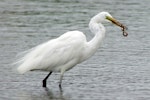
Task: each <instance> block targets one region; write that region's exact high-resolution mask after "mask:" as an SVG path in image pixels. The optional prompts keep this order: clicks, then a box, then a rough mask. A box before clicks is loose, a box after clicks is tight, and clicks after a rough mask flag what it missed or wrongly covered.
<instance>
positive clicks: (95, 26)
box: [17, 12, 128, 88]
mask: <svg viewBox="0 0 150 100" xmlns="http://www.w3.org/2000/svg"><path fill="white" fill-rule="evenodd" d="M105 22H112V23H113V24H115V25H117V26H120V27H121V29H122V31H123V35H124V36H127V35H128V34H127V33H126V32H125V30H126V27H125V26H124V25H123V24H121V23H120V22H118V21H117V20H116V19H115V18H113V17H112V16H111V15H110V14H109V13H108V12H100V13H98V14H97V15H95V16H94V17H93V18H92V19H91V20H90V23H89V28H90V30H91V32H92V33H94V34H95V36H94V37H93V38H92V39H91V40H90V41H87V39H86V36H85V35H84V33H82V32H80V31H69V32H66V33H64V34H63V35H61V36H60V37H58V38H56V39H52V40H49V41H47V42H45V43H43V44H40V45H38V46H36V47H34V48H32V49H30V50H28V51H27V53H26V54H25V55H24V57H23V58H21V59H20V60H18V61H17V62H18V63H19V67H18V68H17V70H18V71H19V72H20V73H21V74H23V73H25V72H27V71H34V70H42V71H48V72H49V74H48V75H47V76H46V77H45V78H44V80H43V81H42V82H43V87H46V80H47V79H48V77H49V76H50V75H51V73H52V72H60V81H59V87H60V88H61V83H62V79H63V75H64V72H66V71H68V70H69V69H71V68H73V67H74V66H75V65H77V64H79V63H81V62H83V61H85V60H86V59H88V58H89V57H91V56H92V55H93V54H94V53H95V52H96V50H97V49H98V48H99V47H100V44H101V42H102V40H103V39H104V37H105V27H104V26H103V25H102V23H105Z"/></svg>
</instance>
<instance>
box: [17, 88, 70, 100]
mask: <svg viewBox="0 0 150 100" xmlns="http://www.w3.org/2000/svg"><path fill="white" fill-rule="evenodd" d="M18 97H19V99H20V100H69V98H67V96H66V97H65V96H64V95H63V91H62V89H59V91H52V90H50V89H49V88H44V89H43V90H40V91H39V90H37V91H33V90H32V91H21V92H20V93H19V96H18Z"/></svg>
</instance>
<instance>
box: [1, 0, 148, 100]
mask: <svg viewBox="0 0 150 100" xmlns="http://www.w3.org/2000/svg"><path fill="white" fill-rule="evenodd" d="M149 5H150V2H149V0H144V1H143V0H138V1H137V0H115V1H114V0H1V1H0V86H1V88H0V100H150V68H149V66H150V35H149V33H150V30H149V27H150V25H149V20H150V17H149V13H148V12H149V10H150V6H149ZM101 11H108V12H110V13H111V14H112V15H113V16H114V17H115V18H116V19H118V20H119V21H121V22H123V23H124V24H126V25H127V26H128V33H129V36H128V37H127V38H125V37H123V36H122V32H121V31H120V29H119V28H117V27H115V26H114V25H113V26H112V25H110V24H106V25H107V26H106V29H107V33H106V39H105V40H104V43H103V45H102V46H101V48H100V49H99V50H98V51H97V53H96V54H95V55H94V56H93V57H92V58H90V59H88V60H87V61H85V62H83V63H81V64H79V65H77V66H76V67H74V68H73V69H72V70H70V71H68V72H67V73H65V76H64V79H63V84H62V86H63V89H62V91H60V90H59V88H58V81H59V73H53V74H52V75H51V77H50V78H49V80H48V88H47V89H44V88H42V87H41V85H42V84H41V80H42V79H43V78H44V77H45V76H46V75H47V74H48V73H46V72H28V73H26V74H25V75H20V74H18V73H16V72H15V71H14V70H13V68H15V67H12V66H11V65H10V64H11V63H12V62H13V61H15V56H16V55H17V54H18V53H19V52H22V51H25V50H27V49H29V48H31V47H34V46H36V45H38V44H40V43H43V42H45V41H47V40H49V39H52V38H56V37H57V36H59V35H61V34H63V33H64V32H66V31H68V30H80V31H83V32H84V33H86V35H87V37H88V39H91V38H92V36H93V35H92V34H91V33H90V32H89V29H88V22H89V20H90V18H91V17H92V16H94V15H95V14H97V13H98V12H101Z"/></svg>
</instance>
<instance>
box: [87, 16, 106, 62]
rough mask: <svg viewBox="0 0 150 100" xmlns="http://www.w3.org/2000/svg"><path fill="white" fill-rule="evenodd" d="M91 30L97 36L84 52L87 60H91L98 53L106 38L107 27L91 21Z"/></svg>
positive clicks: (88, 43)
mask: <svg viewBox="0 0 150 100" xmlns="http://www.w3.org/2000/svg"><path fill="white" fill-rule="evenodd" d="M89 28H90V30H91V32H92V33H94V34H95V36H94V37H93V38H92V39H91V40H90V41H89V42H87V44H86V48H85V52H84V57H85V59H87V58H89V57H90V56H92V55H93V54H94V53H95V52H96V50H97V49H98V48H99V47H100V45H101V42H102V40H103V39H104V37H105V27H104V26H103V25H102V24H101V22H96V21H95V20H93V19H91V21H90V23H89Z"/></svg>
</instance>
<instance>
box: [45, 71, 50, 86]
mask: <svg viewBox="0 0 150 100" xmlns="http://www.w3.org/2000/svg"><path fill="white" fill-rule="evenodd" d="M51 74H52V72H50V73H49V74H48V75H47V76H46V77H45V78H44V80H43V87H46V80H47V79H48V77H49V76H50V75H51Z"/></svg>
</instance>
